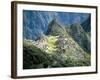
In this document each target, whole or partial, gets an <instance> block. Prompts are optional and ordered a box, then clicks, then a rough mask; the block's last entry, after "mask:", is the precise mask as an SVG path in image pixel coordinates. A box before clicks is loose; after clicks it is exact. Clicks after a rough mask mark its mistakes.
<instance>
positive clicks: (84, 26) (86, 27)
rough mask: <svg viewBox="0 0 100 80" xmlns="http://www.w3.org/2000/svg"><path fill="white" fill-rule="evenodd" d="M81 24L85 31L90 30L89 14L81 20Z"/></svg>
mask: <svg viewBox="0 0 100 80" xmlns="http://www.w3.org/2000/svg"><path fill="white" fill-rule="evenodd" d="M81 25H82V27H83V29H84V30H85V31H86V32H90V31H91V15H89V17H88V18H87V19H86V20H85V21H83V22H82V23H81Z"/></svg>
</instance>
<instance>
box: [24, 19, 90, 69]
mask: <svg viewBox="0 0 100 80" xmlns="http://www.w3.org/2000/svg"><path fill="white" fill-rule="evenodd" d="M90 51H91V49H90V32H85V31H84V30H83V28H82V27H81V25H80V24H79V23H76V24H73V25H71V26H70V27H64V26H63V27H62V26H61V25H59V24H58V23H57V22H56V21H55V20H53V21H52V22H51V23H50V24H49V29H48V33H47V35H44V36H42V37H41V38H39V39H38V40H36V41H33V40H27V39H24V41H23V69H34V68H36V69H37V68H52V67H53V68H55V67H75V66H90V65H91V54H90V53H91V52H90Z"/></svg>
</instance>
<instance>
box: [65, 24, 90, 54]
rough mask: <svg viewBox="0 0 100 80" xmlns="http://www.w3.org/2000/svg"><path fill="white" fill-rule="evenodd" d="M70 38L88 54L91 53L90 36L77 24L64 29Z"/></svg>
mask: <svg viewBox="0 0 100 80" xmlns="http://www.w3.org/2000/svg"><path fill="white" fill-rule="evenodd" d="M66 30H67V31H68V32H69V34H70V35H71V36H72V38H73V39H74V40H75V41H76V42H77V43H78V44H79V45H80V46H81V47H82V48H83V49H84V50H85V51H86V52H88V53H91V44H90V36H89V34H87V33H86V32H85V31H84V29H83V28H82V26H81V25H80V24H79V23H75V24H72V25H71V26H70V27H69V28H66Z"/></svg>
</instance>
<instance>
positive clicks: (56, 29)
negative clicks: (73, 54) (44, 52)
mask: <svg viewBox="0 0 100 80" xmlns="http://www.w3.org/2000/svg"><path fill="white" fill-rule="evenodd" d="M47 34H48V35H53V36H58V35H61V36H65V35H66V34H67V33H66V29H65V27H63V26H62V25H60V24H59V22H57V20H56V18H54V19H53V20H52V21H51V22H50V23H49V25H48V30H47Z"/></svg>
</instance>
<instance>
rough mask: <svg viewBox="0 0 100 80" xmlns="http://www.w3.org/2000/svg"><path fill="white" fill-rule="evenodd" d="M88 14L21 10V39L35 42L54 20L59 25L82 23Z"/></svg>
mask: <svg viewBox="0 0 100 80" xmlns="http://www.w3.org/2000/svg"><path fill="white" fill-rule="evenodd" d="M89 15H90V14H88V13H73V12H54V11H35V10H23V38H25V39H32V40H37V39H38V38H40V37H41V36H43V34H46V32H47V30H48V24H49V23H50V22H51V21H52V20H53V19H54V18H56V20H57V22H58V23H59V24H61V25H67V24H69V25H71V24H73V23H76V22H79V23H80V24H81V23H83V22H84V21H85V20H86V19H87V18H88V17H89Z"/></svg>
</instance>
